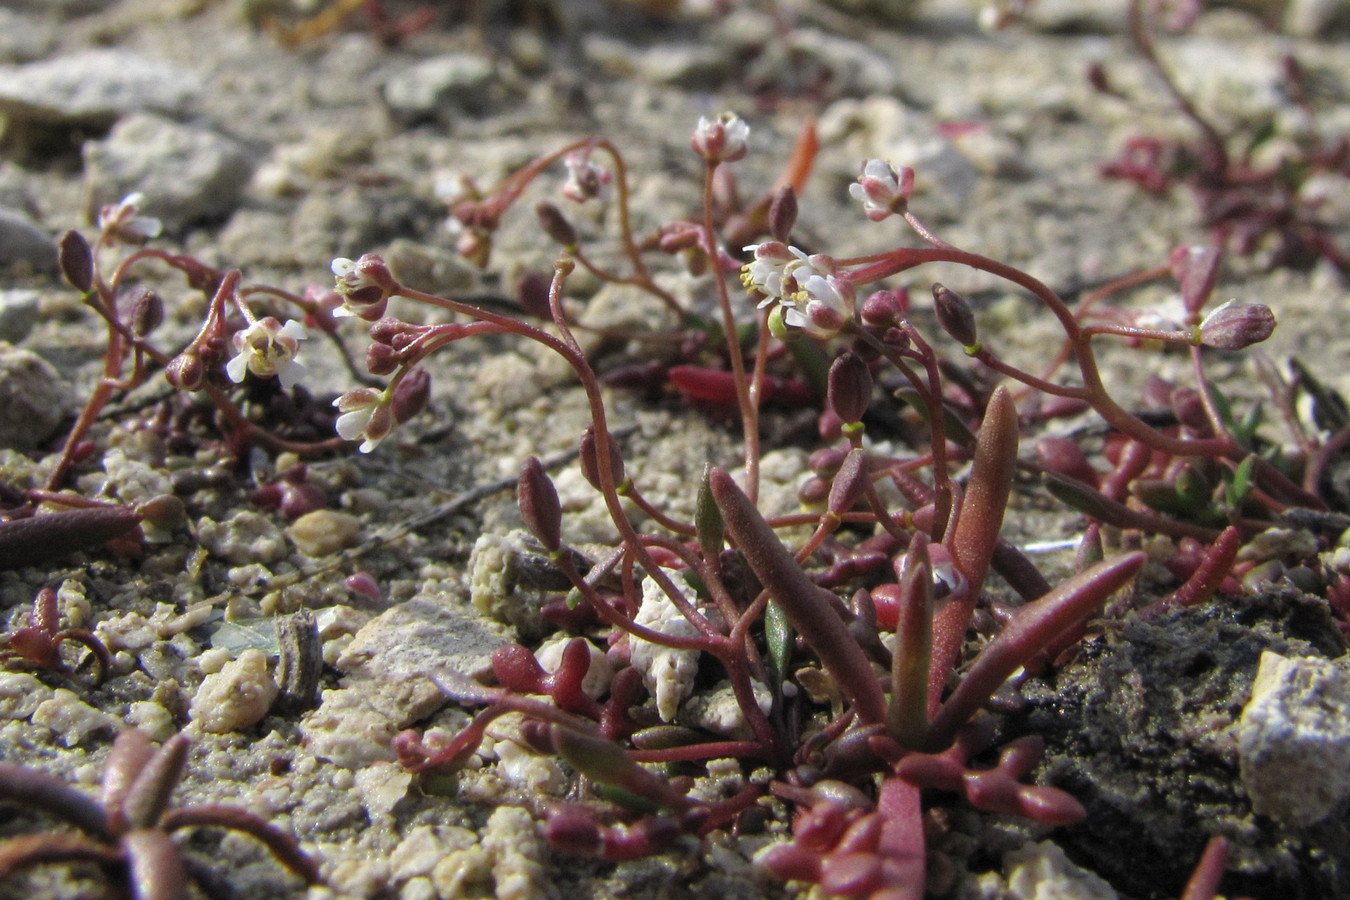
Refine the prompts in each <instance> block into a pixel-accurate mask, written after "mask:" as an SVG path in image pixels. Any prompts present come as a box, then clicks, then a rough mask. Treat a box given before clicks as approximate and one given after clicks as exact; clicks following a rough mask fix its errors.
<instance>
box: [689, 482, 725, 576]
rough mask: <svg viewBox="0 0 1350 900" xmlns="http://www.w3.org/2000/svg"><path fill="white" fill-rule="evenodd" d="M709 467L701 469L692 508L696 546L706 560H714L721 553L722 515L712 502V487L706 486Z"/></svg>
mask: <svg viewBox="0 0 1350 900" xmlns="http://www.w3.org/2000/svg"><path fill="white" fill-rule="evenodd" d="M711 471H712V469H711V467H710V466H704V467H703V479H702V481H700V482H699V486H698V501H697V503H696V504H695V506H694V530H695V532H696V533H697V535H698V545H699V548H700V549H701V550H702V551H703V557H704V559H707V560H714V559H716V558H717V557H718V556H719V555H720V554H721V552H722V546H723V542H722V529H723V528H725V527H726V523H725V522H723V521H722V513H721V512H720V511H719V510H718V509H717V503H716V502H714V501H713V495H712V486H711V485H709V484H708V475H709V473H710V472H711Z"/></svg>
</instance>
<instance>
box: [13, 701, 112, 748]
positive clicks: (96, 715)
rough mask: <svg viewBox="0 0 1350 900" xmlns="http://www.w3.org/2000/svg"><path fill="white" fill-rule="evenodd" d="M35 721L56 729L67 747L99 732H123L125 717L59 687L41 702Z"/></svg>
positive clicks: (34, 715)
mask: <svg viewBox="0 0 1350 900" xmlns="http://www.w3.org/2000/svg"><path fill="white" fill-rule="evenodd" d="M32 722H33V724H34V725H42V726H45V727H47V728H50V729H51V730H52V731H54V732H56V735H57V737H58V738H59V740H60V741H61V746H63V747H74V746H75V745H77V744H79V743H80V742H82V741H83V740H84V739H85V738H86V737H87V736H88V735H90V734H92V733H93V732H95V731H119V730H121V728H122V720H121V719H118V718H117V717H116V716H110V715H108V714H107V713H105V712H102V711H100V710H97V709H95V708H94V707H92V706H90V705H89V704H87V703H85V702H84V701H83V700H81V699H80V698H79V697H78V696H77V695H76V694H75V693H74V692H73V691H68V690H66V689H65V688H57V689H56V690H55V691H53V692H52V696H51V697H50V698H49V699H47V700H43V701H42V702H41V703H39V704H38V708H37V709H35V710H34V711H33V718H32Z"/></svg>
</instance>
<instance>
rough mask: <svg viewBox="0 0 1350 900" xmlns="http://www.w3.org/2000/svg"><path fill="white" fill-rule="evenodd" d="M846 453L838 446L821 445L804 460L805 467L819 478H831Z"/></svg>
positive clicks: (842, 461)
mask: <svg viewBox="0 0 1350 900" xmlns="http://www.w3.org/2000/svg"><path fill="white" fill-rule="evenodd" d="M847 455H848V454H847V453H845V452H844V451H843V450H840V449H839V448H838V447H821V448H820V449H819V450H817V451H815V452H814V453H812V454H811V455H810V456H809V457H807V460H806V467H807V468H808V469H810V470H811V471H812V472H814V473H815V474H817V475H819V476H820V477H821V478H833V477H834V473H835V472H838V471H839V467H840V466H842V465H843V464H844V457H845V456H847Z"/></svg>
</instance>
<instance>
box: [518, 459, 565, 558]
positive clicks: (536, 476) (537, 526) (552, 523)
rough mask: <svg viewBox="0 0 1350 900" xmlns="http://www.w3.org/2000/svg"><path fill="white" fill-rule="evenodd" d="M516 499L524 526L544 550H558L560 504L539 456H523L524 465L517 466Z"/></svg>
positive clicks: (560, 539) (560, 518)
mask: <svg viewBox="0 0 1350 900" xmlns="http://www.w3.org/2000/svg"><path fill="white" fill-rule="evenodd" d="M516 500H517V501H518V502H519V504H520V516H521V518H522V519H524V520H525V527H526V528H528V529H530V533H531V534H533V535H534V536H535V537H536V538H538V539H539V543H541V544H543V545H544V549H545V550H547V551H549V552H550V553H554V552H557V550H558V549H559V548H560V547H562V506H561V504H560V503H559V502H558V489H557V488H555V487H554V486H553V480H552V479H551V478H549V477H548V473H547V472H545V471H544V465H543V463H541V462H539V458H538V457H535V456H528V457H526V458H525V464H524V465H523V466H521V467H520V480H519V481H518V482H517V484H516Z"/></svg>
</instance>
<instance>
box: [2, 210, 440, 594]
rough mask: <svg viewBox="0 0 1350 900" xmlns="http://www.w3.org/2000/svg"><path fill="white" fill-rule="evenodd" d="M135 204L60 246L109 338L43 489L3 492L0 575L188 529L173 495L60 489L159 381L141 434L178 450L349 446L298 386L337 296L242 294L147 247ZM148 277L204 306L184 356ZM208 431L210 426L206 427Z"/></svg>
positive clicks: (229, 280)
mask: <svg viewBox="0 0 1350 900" xmlns="http://www.w3.org/2000/svg"><path fill="white" fill-rule="evenodd" d="M141 202H142V198H140V197H139V196H137V195H131V196H129V197H127V198H125V199H123V200H122V201H121V202H120V203H116V204H112V205H110V206H107V207H105V208H104V209H103V210H102V211H101V212H100V214H99V217H98V235H97V237H96V238H95V239H94V241H93V243H92V244H91V243H90V242H89V241H87V240H86V239H85V238H84V236H83V235H81V234H80V233H79V232H77V231H67V232H66V233H65V234H63V235H62V236H61V238H60V240H59V251H60V253H59V258H60V263H61V268H62V271H63V273H64V275H65V277H66V280H67V281H68V282H69V283H70V284H71V285H72V286H73V287H74V288H75V289H76V290H78V291H79V292H80V295H81V299H82V301H83V303H84V304H85V305H86V306H88V307H89V308H90V309H92V310H93V311H94V312H95V313H96V314H97V315H98V317H99V318H100V319H101V320H102V323H103V326H104V329H105V337H104V352H103V360H102V363H103V364H102V371H101V373H100V377H99V379H98V382H97V384H96V385H95V386H94V388H93V390H92V392H91V393H90V395H89V397H88V399H87V400H86V401H85V404H84V406H83V408H82V409H81V411H80V413H79V415H78V417H77V418H76V420H75V423H74V425H73V426H72V427H71V428H70V430H69V432H68V433H67V434H66V436H65V439H64V442H63V445H62V448H61V452H60V454H59V455H58V456H57V457H56V460H55V463H54V464H53V465H52V466H51V468H50V470H49V471H48V473H47V474H46V477H45V481H44V482H43V483H42V484H40V485H39V484H34V485H8V484H7V485H0V489H2V490H3V499H4V503H5V508H4V510H3V514H2V516H3V520H0V568H9V567H13V566H18V565H25V564H32V563H33V562H37V561H41V560H43V559H49V558H55V557H57V556H60V555H62V554H65V553H69V552H70V551H72V550H76V549H81V548H85V547H93V546H97V545H99V544H101V543H104V542H107V541H111V540H114V539H118V538H121V539H123V540H132V539H133V538H134V537H138V536H139V532H138V531H137V527H138V526H139V525H140V524H141V523H142V522H145V521H149V522H152V523H154V524H156V525H159V526H161V527H171V526H172V525H173V524H174V523H175V522H176V521H177V520H178V519H181V514H182V511H181V504H180V503H179V501H177V500H176V499H175V498H173V497H159V498H154V499H152V500H150V501H147V502H145V503H141V504H139V505H138V506H137V507H136V508H131V507H129V506H126V505H123V504H120V503H118V502H116V501H110V500H96V499H91V498H87V497H81V496H78V495H76V494H73V493H69V492H68V491H67V490H66V489H67V488H68V487H69V486H70V482H71V480H72V478H73V476H74V475H75V474H76V473H77V471H78V467H79V466H80V465H81V464H82V463H85V462H86V461H89V460H91V459H96V457H97V454H98V447H97V444H96V442H95V440H94V439H93V437H92V436H93V435H94V434H95V433H96V432H95V430H94V429H95V426H96V424H97V423H98V421H99V420H100V417H101V416H103V415H104V413H105V412H106V410H107V407H108V405H109V403H110V402H111V401H112V400H114V399H115V398H117V397H119V396H125V395H126V394H127V393H129V392H131V391H134V390H135V389H137V388H139V387H141V386H143V385H145V384H146V383H147V382H148V381H149V380H150V379H151V378H152V377H153V376H155V375H156V374H158V373H161V372H162V373H163V376H164V377H165V379H166V380H167V381H168V383H169V385H171V386H172V387H173V388H175V389H177V390H176V391H174V392H171V394H170V396H169V397H167V398H165V399H162V400H161V401H159V402H158V403H157V404H156V405H155V406H154V410H155V412H154V413H153V414H152V415H151V416H150V417H149V418H148V419H147V421H146V423H145V425H146V427H148V428H151V429H153V430H155V431H156V432H158V433H159V434H161V435H162V437H163V438H164V445H165V447H166V449H167V450H169V451H170V452H185V451H189V452H190V451H194V450H196V449H197V448H198V446H199V445H200V444H201V442H202V441H215V440H221V439H223V441H222V443H223V446H222V452H221V454H220V455H221V457H222V458H223V459H224V460H226V461H229V460H234V459H238V458H239V457H240V456H241V455H242V454H243V453H244V451H246V450H247V449H248V448H250V447H254V446H261V447H264V448H266V449H268V450H272V451H283V450H289V451H293V452H296V453H299V454H302V455H309V456H312V455H314V454H317V453H322V452H326V451H332V450H335V449H337V448H339V447H341V446H343V441H342V439H341V438H340V437H334V436H332V424H333V417H334V413H333V410H332V409H331V408H325V407H323V406H321V405H320V404H317V403H315V402H314V399H313V398H312V397H311V396H310V395H309V393H308V392H307V391H305V390H304V389H303V388H302V387H301V386H299V380H300V377H301V375H302V374H303V372H304V362H303V357H304V351H303V350H302V342H303V341H305V340H306V339H307V338H308V337H309V335H310V333H311V332H314V331H318V332H321V333H325V334H327V336H328V337H329V338H330V339H332V340H333V341H334V342H335V344H336V346H337V347H338V348H339V349H341V344H340V343H337V342H336V334H335V333H334V328H335V323H334V321H333V317H332V313H333V310H334V308H336V307H337V306H338V304H339V299H338V296H337V294H336V293H335V292H334V291H332V290H331V289H325V288H317V287H315V288H311V289H310V290H308V291H307V292H305V293H304V294H303V295H299V294H295V293H292V292H289V291H286V290H282V289H281V288H276V287H271V286H268V285H256V284H247V283H246V282H245V281H244V279H243V276H242V274H241V273H240V272H239V271H238V270H221V269H217V268H215V267H212V266H209V265H206V264H205V263H203V262H201V261H200V260H198V259H196V258H195V257H192V256H189V255H183V254H175V253H170V252H168V251H165V250H162V249H158V248H156V247H154V246H151V245H149V244H148V243H147V242H148V241H150V240H152V239H153V238H155V237H156V236H157V235H158V234H159V230H160V225H159V222H158V221H157V220H155V219H152V218H148V217H146V216H142V215H141V214H140V210H139V205H140V204H141ZM154 266H158V267H161V268H167V269H169V270H171V271H176V272H178V273H181V275H182V276H183V278H184V279H185V281H186V284H187V289H188V291H190V292H197V293H200V295H201V297H202V299H203V300H205V301H206V313H205V316H204V320H203V321H202V324H201V326H200V328H199V329H198V330H197V333H196V335H195V336H194V337H193V338H192V339H191V340H190V341H188V342H187V343H186V344H185V345H173V344H169V343H168V342H167V340H166V339H165V338H164V332H165V331H167V329H164V328H162V327H161V326H163V324H164V320H165V316H166V310H165V306H166V301H165V300H164V298H163V296H162V295H161V293H160V292H159V291H158V290H156V289H154V288H152V287H150V286H148V284H147V283H146V281H144V280H142V276H143V275H145V274H146V273H145V270H146V269H147V268H151V267H154ZM287 307H289V308H291V309H293V310H295V311H296V313H295V314H296V316H297V317H298V319H291V320H287V321H285V322H284V323H283V322H282V321H281V318H279V317H280V316H282V315H283V313H281V312H280V310H281V309H284V308H287ZM301 320H303V324H302V321H301ZM357 376H358V377H359V378H368V376H365V375H363V374H361V373H357ZM408 380H409V383H410V386H411V387H413V388H416V387H418V386H419V385H420V387H421V388H422V389H423V390H425V387H426V383H425V381H424V380H422V379H419V377H417V376H416V375H414V377H412V378H411V379H408ZM278 384H279V385H280V388H281V390H280V391H278V390H277V385H278ZM189 395H191V397H189ZM419 399H420V400H425V394H424V393H423V394H422V395H420V397H419V395H418V393H417V391H416V390H409V389H407V388H405V389H404V390H403V391H402V392H401V403H400V406H399V409H400V410H401V413H402V414H405V415H409V414H411V413H412V412H415V407H416V404H417V403H418V402H419ZM269 405H270V406H273V407H276V409H274V410H273V409H269ZM203 423H205V424H207V425H208V426H209V428H207V429H203V428H202V427H201V425H202V424H203Z"/></svg>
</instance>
